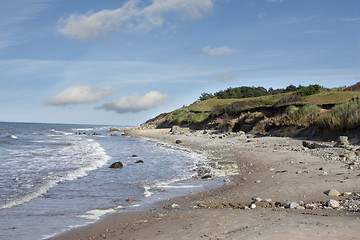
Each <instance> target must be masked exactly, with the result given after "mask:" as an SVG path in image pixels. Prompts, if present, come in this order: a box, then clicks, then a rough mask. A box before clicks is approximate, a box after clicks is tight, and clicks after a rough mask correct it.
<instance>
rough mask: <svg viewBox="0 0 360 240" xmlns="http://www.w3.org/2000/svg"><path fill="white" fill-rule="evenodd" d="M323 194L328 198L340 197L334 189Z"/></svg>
mask: <svg viewBox="0 0 360 240" xmlns="http://www.w3.org/2000/svg"><path fill="white" fill-rule="evenodd" d="M325 194H326V195H328V196H329V197H338V196H340V193H339V191H338V190H336V189H330V190H327V191H325Z"/></svg>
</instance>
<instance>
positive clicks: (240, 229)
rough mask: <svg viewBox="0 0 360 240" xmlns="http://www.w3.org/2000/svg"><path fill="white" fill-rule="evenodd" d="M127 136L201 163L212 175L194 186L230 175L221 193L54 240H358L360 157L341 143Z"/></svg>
mask: <svg viewBox="0 0 360 240" xmlns="http://www.w3.org/2000/svg"><path fill="white" fill-rule="evenodd" d="M125 132H126V133H127V134H129V135H131V136H137V137H146V138H151V139H155V140H158V141H161V142H165V143H169V144H174V145H180V146H181V147H182V148H184V149H188V150H190V151H194V152H197V153H200V154H203V155H204V156H206V157H207V159H208V161H209V163H210V164H212V165H213V166H214V172H213V173H211V172H210V173H209V176H208V177H207V178H206V179H201V178H199V179H198V181H211V179H213V178H216V170H226V171H223V172H227V171H228V172H229V175H228V177H227V178H226V180H224V185H223V186H222V187H220V188H218V189H214V190H211V191H206V192H202V193H199V194H189V195H186V196H183V197H180V198H175V199H170V200H168V201H164V202H161V203H159V205H160V206H161V207H162V210H156V211H147V212H132V213H115V214H111V215H109V216H107V217H105V218H104V219H103V220H100V221H98V222H96V223H94V224H91V225H88V226H85V227H82V228H77V229H74V230H71V231H69V232H66V233H65V234H62V235H60V236H56V237H53V238H51V239H114V240H115V239H117V240H119V239H127V240H129V239H136V240H139V239H360V237H359V233H360V230H359V228H358V227H359V226H360V212H359V211H360V195H359V194H360V188H359V186H360V185H359V180H360V168H359V162H360V161H359V160H360V158H359V155H360V154H359V149H358V147H357V146H353V145H350V144H349V143H348V142H347V140H346V137H345V138H340V139H339V141H338V142H313V141H303V140H301V139H293V138H287V137H269V136H266V137H257V136H255V135H251V134H245V133H243V132H238V133H220V132H216V131H210V130H209V131H190V130H189V129H184V130H182V131H179V132H177V133H174V132H171V131H170V129H147V130H140V129H136V128H132V129H127V130H126V131H125ZM232 170H234V171H232ZM234 172H237V174H236V175H233V173H234ZM230 173H231V174H230Z"/></svg>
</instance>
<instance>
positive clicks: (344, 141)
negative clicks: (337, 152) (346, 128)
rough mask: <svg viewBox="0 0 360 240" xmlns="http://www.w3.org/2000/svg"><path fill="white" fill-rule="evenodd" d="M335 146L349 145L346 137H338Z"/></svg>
mask: <svg viewBox="0 0 360 240" xmlns="http://www.w3.org/2000/svg"><path fill="white" fill-rule="evenodd" d="M336 145H337V146H348V145H349V141H348V137H347V136H339V138H338V140H337V144H336Z"/></svg>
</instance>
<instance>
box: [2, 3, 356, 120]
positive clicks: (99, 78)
mask: <svg viewBox="0 0 360 240" xmlns="http://www.w3.org/2000/svg"><path fill="white" fill-rule="evenodd" d="M359 9H360V1H358V0H346V1H340V0H142V1H140V0H128V1H124V0H106V1H95V0H76V1H68V0H2V1H1V2H0V109H1V115H0V121H16V122H54V123H93V124H117V125H137V124H140V123H142V122H144V121H146V120H147V119H149V118H152V117H154V116H156V115H158V114H160V113H162V112H168V111H171V110H173V109H176V108H178V107H181V106H183V105H188V104H191V103H192V102H194V101H195V100H197V98H198V97H199V96H200V94H201V93H203V92H216V91H219V90H222V89H226V88H228V87H236V86H264V87H266V88H269V87H273V88H282V87H286V86H288V85H290V84H293V85H299V84H301V85H309V84H315V83H316V84H320V85H323V86H324V87H340V86H345V85H346V86H349V85H352V84H355V83H356V82H359V81H360V11H359Z"/></svg>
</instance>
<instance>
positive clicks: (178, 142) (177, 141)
mask: <svg viewBox="0 0 360 240" xmlns="http://www.w3.org/2000/svg"><path fill="white" fill-rule="evenodd" d="M175 143H176V144H182V143H183V141H181V140H176V141H175Z"/></svg>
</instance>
